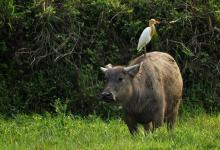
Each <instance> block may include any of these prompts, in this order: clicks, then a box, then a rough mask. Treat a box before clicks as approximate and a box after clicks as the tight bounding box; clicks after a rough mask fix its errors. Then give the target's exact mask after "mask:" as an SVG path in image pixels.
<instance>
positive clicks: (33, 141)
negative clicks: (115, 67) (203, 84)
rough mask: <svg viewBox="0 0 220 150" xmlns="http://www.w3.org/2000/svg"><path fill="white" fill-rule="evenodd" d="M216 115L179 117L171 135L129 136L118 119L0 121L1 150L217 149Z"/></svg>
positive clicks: (37, 117)
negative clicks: (2, 149)
mask: <svg viewBox="0 0 220 150" xmlns="http://www.w3.org/2000/svg"><path fill="white" fill-rule="evenodd" d="M219 121H220V116H219V115H218V116H217V115H211V116H209V115H206V114H204V113H202V112H200V114H199V115H196V116H194V117H193V116H191V117H189V116H187V117H186V116H182V118H181V119H179V120H178V122H177V126H176V128H175V130H174V131H173V132H172V133H168V132H167V130H166V127H165V126H164V127H162V128H160V129H158V130H156V131H155V132H154V133H148V134H146V135H144V132H143V129H140V134H138V135H136V136H134V137H132V136H131V135H130V133H129V131H128V129H127V127H126V125H125V124H124V123H123V122H122V120H120V119H112V120H110V121H107V122H105V121H103V120H101V119H100V118H97V117H95V116H90V117H87V118H80V117H76V116H75V117H73V116H70V115H58V116H56V117H54V116H51V114H48V113H47V114H45V115H44V116H41V115H32V116H31V115H30V116H25V115H17V116H15V117H14V118H13V119H3V118H2V117H1V118H0V123H1V126H0V132H1V134H0V146H1V148H4V149H155V148H157V149H219V148H220V147H219V146H220V145H219V142H220V137H219V135H220V127H219Z"/></svg>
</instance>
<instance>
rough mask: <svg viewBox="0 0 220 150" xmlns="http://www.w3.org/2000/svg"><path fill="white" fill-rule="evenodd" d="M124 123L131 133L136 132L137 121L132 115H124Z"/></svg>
mask: <svg viewBox="0 0 220 150" xmlns="http://www.w3.org/2000/svg"><path fill="white" fill-rule="evenodd" d="M125 123H126V124H127V126H128V129H129V131H130V133H131V134H132V135H134V134H135V133H137V122H136V120H134V119H133V118H132V117H130V116H128V115H126V116H125Z"/></svg>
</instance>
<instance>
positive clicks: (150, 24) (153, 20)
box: [149, 19, 160, 26]
mask: <svg viewBox="0 0 220 150" xmlns="http://www.w3.org/2000/svg"><path fill="white" fill-rule="evenodd" d="M154 24H160V21H157V20H155V19H150V20H149V26H152V25H154Z"/></svg>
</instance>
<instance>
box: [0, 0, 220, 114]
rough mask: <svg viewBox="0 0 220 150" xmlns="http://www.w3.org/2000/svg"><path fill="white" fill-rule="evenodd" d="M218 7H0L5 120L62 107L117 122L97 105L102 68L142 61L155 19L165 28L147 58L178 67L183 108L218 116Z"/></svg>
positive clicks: (71, 3) (73, 2)
mask: <svg viewBox="0 0 220 150" xmlns="http://www.w3.org/2000/svg"><path fill="white" fill-rule="evenodd" d="M219 6H220V5H219V3H218V1H217V0H211V1H192V0H187V1H182V0H177V1H169V0H157V1H156V0H154V1H145V0H131V1H126V0H102V1H101V0H61V1H57V0H35V1H32V0H29V1H21V0H8V1H6V0H2V1H0V80H1V81H2V82H0V89H1V91H0V102H1V103H0V112H2V113H8V114H13V113H17V112H40V113H42V112H44V111H51V112H56V109H55V108H54V105H55V104H56V103H57V100H59V101H60V102H61V104H65V105H66V109H67V111H72V112H73V113H77V114H99V115H101V116H103V117H104V116H105V117H106V116H111V115H113V114H118V112H119V111H118V110H119V109H118V107H117V106H116V107H112V106H109V105H107V104H104V103H102V102H101V101H100V99H99V96H98V95H99V94H98V93H100V91H101V90H102V87H103V83H102V78H103V76H102V74H101V72H100V70H99V67H100V66H103V65H105V64H108V63H112V64H114V65H116V64H127V62H128V61H129V60H130V59H132V58H134V57H136V56H138V55H140V54H138V53H137V51H136V46H137V41H138V38H139V35H140V34H141V32H142V30H143V29H144V28H145V26H146V24H147V20H149V19H150V18H156V19H159V20H160V21H161V24H160V25H158V26H157V33H158V35H157V37H155V38H154V39H153V40H152V42H151V45H152V48H151V49H149V51H153V50H158V51H163V52H168V53H170V54H171V55H172V56H173V57H174V58H175V59H176V60H177V62H178V64H179V65H180V68H181V71H182V74H183V77H184V97H183V99H184V101H183V103H185V104H189V105H192V106H195V105H200V106H203V107H204V108H205V109H206V110H207V111H213V110H218V109H219V108H220V100H219V96H218V95H219V92H218V91H219V89H220V87H219V85H220V80H219V79H220V63H219V58H220V51H219V49H220V44H219V43H220V42H219V40H220V21H219V11H220V9H219V8H220V7H219ZM172 20H176V22H175V23H173V24H169V23H168V22H169V21H172ZM216 95H217V96H216Z"/></svg>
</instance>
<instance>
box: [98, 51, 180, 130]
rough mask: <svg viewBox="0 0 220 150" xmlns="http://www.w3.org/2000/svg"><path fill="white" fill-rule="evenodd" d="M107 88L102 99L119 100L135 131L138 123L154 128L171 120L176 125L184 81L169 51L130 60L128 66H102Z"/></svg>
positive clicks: (128, 122)
mask: <svg viewBox="0 0 220 150" xmlns="http://www.w3.org/2000/svg"><path fill="white" fill-rule="evenodd" d="M101 70H102V71H103V72H104V74H105V78H106V80H107V81H106V82H107V83H106V87H105V89H104V90H103V92H102V93H101V96H102V99H103V100H106V101H115V102H118V103H119V104H120V105H121V106H122V109H123V112H124V121H125V123H126V124H127V126H128V129H129V131H130V133H131V134H134V133H136V132H137V125H138V124H141V125H143V127H144V129H145V130H146V131H153V130H154V129H155V128H158V127H160V126H162V125H163V123H164V121H166V122H167V128H168V130H172V129H173V128H174V124H175V122H176V118H177V114H178V110H179V106H180V103H181V100H182V89H183V80H182V76H181V73H180V69H179V67H178V65H177V63H176V61H175V60H174V59H173V57H171V56H170V55H169V54H167V53H163V52H150V53H146V54H144V55H141V56H139V57H137V58H135V59H134V60H131V61H130V62H129V65H128V66H127V67H124V66H112V65H111V64H109V65H107V66H105V67H101Z"/></svg>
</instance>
